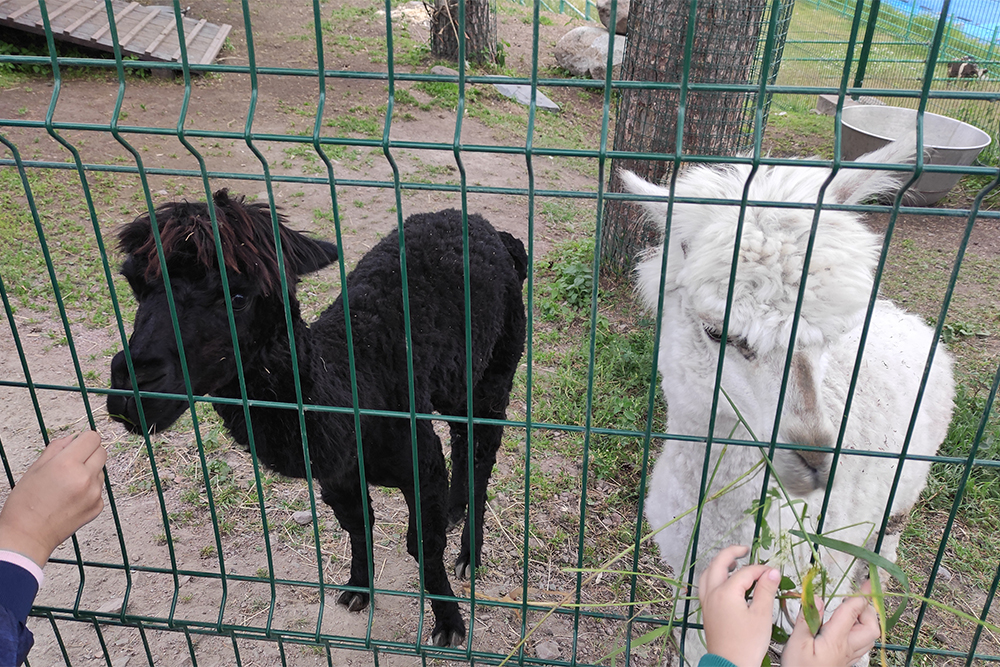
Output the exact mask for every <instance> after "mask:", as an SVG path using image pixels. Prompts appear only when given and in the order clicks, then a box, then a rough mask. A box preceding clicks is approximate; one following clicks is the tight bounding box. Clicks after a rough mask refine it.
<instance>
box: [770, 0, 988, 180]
mask: <svg viewBox="0 0 1000 667" xmlns="http://www.w3.org/2000/svg"><path fill="white" fill-rule="evenodd" d="M932 4H933V5H934V6H933V7H931V6H928V5H925V4H924V3H920V2H903V1H899V2H874V3H872V2H869V3H865V5H864V6H863V7H862V6H855V4H854V3H849V2H839V1H838V0H832V1H829V2H828V1H826V0H820V1H817V2H799V3H797V4H796V8H795V12H796V20H795V22H794V24H793V29H792V33H791V34H790V35H789V38H788V43H787V50H786V51H785V54H784V62H785V67H784V69H783V71H782V76H781V80H780V82H781V83H783V84H788V85H795V84H805V85H809V84H813V83H820V84H821V85H836V83H837V81H838V80H839V79H840V72H841V63H843V61H844V57H845V54H846V52H847V48H848V38H849V36H850V34H851V24H852V21H853V20H854V17H855V10H858V11H859V12H860V17H861V20H862V27H861V31H862V32H861V34H862V35H864V36H865V40H864V43H863V44H862V48H859V49H857V50H855V51H854V53H853V54H852V56H851V59H852V64H851V77H852V82H853V83H854V85H856V86H858V87H859V88H860V87H864V88H868V89H871V90H870V91H869V92H867V93H861V94H862V95H869V96H871V97H874V98H877V99H879V100H881V101H883V102H885V103H886V104H892V105H897V106H908V107H910V108H916V107H917V103H918V100H919V97H917V96H914V95H913V91H917V90H919V89H920V87H921V82H923V81H924V77H925V69H926V63H927V60H928V57H929V56H930V54H931V48H932V46H933V43H934V35H935V30H936V28H937V26H938V23H939V18H941V16H944V20H945V24H944V33H943V36H942V38H941V44H940V46H939V49H938V54H937V59H936V62H937V65H936V66H935V68H934V71H933V73H932V74H931V76H932V80H931V87H930V90H931V91H933V93H934V95H932V97H931V98H930V99H929V100H928V101H927V105H926V110H927V111H929V112H931V113H937V114H942V115H946V116H951V117H953V118H957V119H958V120H961V121H964V122H966V123H970V124H972V125H975V126H976V127H978V128H980V129H981V130H983V131H985V132H986V133H988V134H989V135H990V136H992V137H993V138H994V140H995V139H996V137H997V124H998V123H1000V117H998V116H997V114H996V104H995V102H996V100H997V99H998V95H1000V83H998V81H1000V63H998V62H997V48H998V45H997V29H998V27H1000V7H997V6H996V4H995V3H991V2H983V3H948V4H947V5H946V6H944V8H943V9H944V13H943V14H942V13H941V6H940V3H932ZM967 14H970V15H972V16H974V19H970V18H967V17H966V15H967ZM973 20H974V21H975V23H973ZM963 60H967V61H970V62H971V63H974V64H975V66H976V68H977V69H976V72H977V73H978V72H980V71H985V72H986V74H984V75H983V76H982V77H981V78H980V77H979V76H971V73H969V74H966V75H965V76H962V77H957V76H954V75H949V64H951V63H956V64H961V63H962V62H963ZM879 91H885V92H879ZM889 91H892V92H889ZM904 91H909V92H904ZM897 93H903V94H902V95H898V94H897ZM983 159H984V160H986V161H987V162H989V163H990V164H993V163H995V161H996V148H995V145H994V146H992V147H991V148H990V149H989V150H987V151H986V153H985V155H984V158H983Z"/></svg>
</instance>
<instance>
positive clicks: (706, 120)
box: [602, 0, 766, 273]
mask: <svg viewBox="0 0 1000 667" xmlns="http://www.w3.org/2000/svg"><path fill="white" fill-rule="evenodd" d="M765 7H766V5H765V3H764V2H760V1H759V0H752V1H751V2H749V3H748V2H747V1H746V0H699V1H698V7H697V12H696V24H695V28H694V32H693V36H694V44H693V49H692V58H691V65H690V69H689V79H688V81H689V83H723V84H725V83H734V84H746V83H748V82H749V81H750V77H751V67H752V64H753V59H754V57H755V56H756V55H757V46H758V38H759V33H760V29H761V18H762V15H763V11H764V8H765ZM689 12H690V2H689V1H688V2H682V1H677V0H632V3H631V6H630V15H629V28H628V35H629V42H628V46H627V48H626V52H625V59H624V62H623V63H622V78H623V79H628V80H631V81H655V82H663V83H679V82H681V80H682V74H683V65H684V47H685V40H686V39H687V32H688V23H689ZM754 95H755V94H753V93H744V92H731V91H730V92H727V91H692V90H689V91H688V94H687V102H686V105H685V118H684V131H683V145H682V147H681V150H682V151H683V153H684V154H685V155H692V154H699V155H732V154H735V153H737V152H739V151H740V150H743V149H744V148H745V146H744V143H745V137H746V130H747V127H748V126H747V123H749V122H750V121H752V118H750V117H748V115H747V112H746V105H747V104H748V103H752V102H753V100H754ZM679 98H680V96H679V91H677V90H665V89H655V90H646V89H643V90H639V89H626V90H624V91H622V95H621V101H620V103H619V107H618V116H617V122H616V125H615V143H614V148H615V150H616V151H637V152H643V153H657V154H673V153H675V151H676V149H677V120H678V102H679ZM670 166H671V163H670V162H669V161H667V162H664V161H657V160H637V159H617V160H615V161H614V163H613V165H612V173H611V183H610V191H611V192H621V191H622V187H621V182H620V179H619V178H618V172H619V170H621V169H628V170H630V171H633V172H635V173H636V174H638V175H639V176H642V177H643V178H645V179H646V180H648V181H650V182H653V183H659V182H660V181H661V180H662V179H663V178H664V176H665V175H666V174H667V172H668V170H669V168H670ZM662 224H663V223H662V221H661V222H660V225H659V226H656V225H650V224H647V223H646V222H645V221H644V220H643V218H642V212H641V211H640V210H639V207H637V206H636V205H635V204H632V203H630V202H623V201H609V202H608V203H607V207H606V209H605V217H604V228H603V233H602V239H603V248H604V250H603V252H602V257H603V258H605V259H607V260H608V261H607V262H605V263H606V264H609V265H610V266H609V267H608V268H610V269H611V270H613V271H615V272H617V273H624V272H625V271H628V270H630V269H631V267H632V264H633V262H634V259H635V255H636V253H637V252H639V251H640V250H642V249H643V248H647V247H649V246H651V245H654V244H656V243H658V242H659V236H660V229H661V228H662ZM615 255H617V257H616V256H615Z"/></svg>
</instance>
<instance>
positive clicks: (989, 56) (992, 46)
mask: <svg viewBox="0 0 1000 667" xmlns="http://www.w3.org/2000/svg"><path fill="white" fill-rule="evenodd" d="M998 30H1000V26H995V27H994V28H993V38H992V39H991V40H990V48H989V49H988V50H987V51H986V59H985V60H986V62H992V61H993V49H995V48H996V45H997V31H998Z"/></svg>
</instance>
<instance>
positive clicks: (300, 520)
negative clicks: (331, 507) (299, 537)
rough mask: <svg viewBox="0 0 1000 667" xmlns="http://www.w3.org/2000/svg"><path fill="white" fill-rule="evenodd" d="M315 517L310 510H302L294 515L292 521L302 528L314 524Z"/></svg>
mask: <svg viewBox="0 0 1000 667" xmlns="http://www.w3.org/2000/svg"><path fill="white" fill-rule="evenodd" d="M312 520H313V515H312V512H310V511H309V510H302V511H301V512H295V513H294V514H292V521H294V522H295V523H297V524H299V525H300V526H305V525H308V524H310V523H312Z"/></svg>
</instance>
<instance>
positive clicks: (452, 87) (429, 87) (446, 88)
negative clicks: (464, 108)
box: [413, 81, 481, 109]
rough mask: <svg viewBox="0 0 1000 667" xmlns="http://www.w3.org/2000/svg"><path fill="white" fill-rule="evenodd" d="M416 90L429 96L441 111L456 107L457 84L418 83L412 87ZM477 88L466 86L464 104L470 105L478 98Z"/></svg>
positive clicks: (447, 82)
mask: <svg viewBox="0 0 1000 667" xmlns="http://www.w3.org/2000/svg"><path fill="white" fill-rule="evenodd" d="M413 87H414V88H416V89H417V90H419V91H421V92H423V93H426V94H427V95H430V96H431V98H432V101H431V103H432V104H433V105H434V106H437V107H440V108H443V109H455V108H456V107H458V98H459V92H458V84H457V83H451V82H450V81H418V82H417V83H415V84H414V85H413ZM480 94H481V93H480V90H479V89H478V88H472V87H469V86H466V88H465V103H466V105H471V104H472V103H473V102H475V101H476V100H477V99H478V98H479V96H480Z"/></svg>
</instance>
